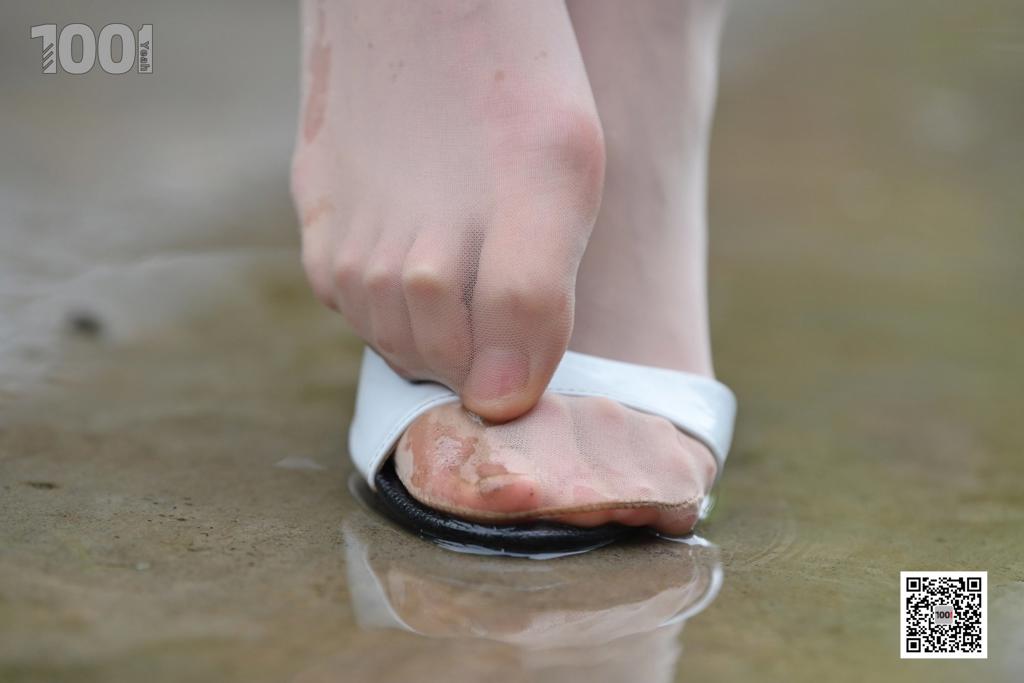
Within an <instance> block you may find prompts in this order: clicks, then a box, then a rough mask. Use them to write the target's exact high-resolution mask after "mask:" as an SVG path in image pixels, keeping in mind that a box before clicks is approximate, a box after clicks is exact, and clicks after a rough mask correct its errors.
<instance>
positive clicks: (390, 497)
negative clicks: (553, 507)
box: [374, 460, 637, 555]
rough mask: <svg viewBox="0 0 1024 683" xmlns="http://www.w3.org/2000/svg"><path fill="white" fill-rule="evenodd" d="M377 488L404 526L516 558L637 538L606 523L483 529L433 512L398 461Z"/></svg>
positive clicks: (468, 547)
mask: <svg viewBox="0 0 1024 683" xmlns="http://www.w3.org/2000/svg"><path fill="white" fill-rule="evenodd" d="M374 483H375V484H376V485H377V495H378V498H379V499H380V501H381V502H382V503H383V506H384V508H385V511H386V512H387V513H388V516H390V517H391V518H392V519H394V520H395V521H396V522H398V523H399V524H401V525H402V526H404V527H406V528H408V529H411V530H412V531H414V532H416V533H418V534H419V535H421V536H425V537H427V538H430V539H433V540H437V541H441V542H442V544H445V545H447V544H452V545H454V546H456V549H458V546H463V547H464V548H465V549H466V550H470V551H472V550H477V549H484V550H489V551H493V552H497V553H503V554H510V555H545V554H561V553H576V552H582V551H584V550H590V549H593V548H598V547H601V546H603V545H607V544H609V543H612V542H614V541H618V540H620V539H623V538H627V537H630V536H634V535H635V534H636V533H637V530H636V529H635V528H634V527H628V526H624V525H622V524H603V525H601V526H596V527H589V528H586V527H576V526H570V525H568V524H558V523H556V522H543V521H541V522H529V523H525V524H482V523H479V522H470V521H467V520H464V519H459V518H457V517H452V516H451V515H449V514H448V513H445V512H441V511H440V510H435V509H433V508H430V507H427V506H426V505H424V504H423V503H421V502H419V501H418V500H416V499H415V498H413V497H412V495H410V494H409V491H408V490H406V488H405V485H404V484H403V483H402V481H401V480H400V479H399V478H398V473H397V472H395V465H394V461H393V460H388V462H387V463H385V465H384V467H382V468H381V470H380V471H379V472H378V473H377V476H376V478H375V479H374Z"/></svg>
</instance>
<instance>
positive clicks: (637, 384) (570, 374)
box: [348, 347, 736, 488]
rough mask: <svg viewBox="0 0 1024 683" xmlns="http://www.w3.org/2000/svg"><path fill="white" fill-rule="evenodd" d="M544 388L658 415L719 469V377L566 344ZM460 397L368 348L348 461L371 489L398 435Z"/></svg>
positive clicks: (722, 435)
mask: <svg viewBox="0 0 1024 683" xmlns="http://www.w3.org/2000/svg"><path fill="white" fill-rule="evenodd" d="M548 391H550V392H553V393H556V394H564V395H566V396H603V397H605V398H610V399H612V400H613V401H617V402H619V403H621V404H623V405H625V406H628V407H630V408H633V409H634V410H639V411H642V412H645V413H650V414H651V415H658V416H659V417H663V418H665V419H666V420H668V421H669V422H671V423H672V424H674V425H675V426H676V427H677V428H679V429H680V430H682V431H683V432H684V433H686V434H689V435H690V436H692V437H693V438H695V439H697V440H698V441H700V442H701V443H703V444H704V445H706V446H707V447H708V449H709V450H710V451H711V454H712V455H714V456H715V460H716V461H717V462H718V473H719V474H721V472H722V467H723V466H724V465H725V458H726V456H727V455H728V453H729V444H730V443H731V441H732V428H733V421H734V419H735V416H736V399H735V397H734V396H733V393H732V392H731V391H730V390H729V388H728V387H726V386H725V385H724V384H722V383H721V382H718V381H716V380H713V379H711V378H709V377H703V376H701V375H694V374H691V373H688V372H679V371H677V370H667V369H665V368H655V367H649V366H646V365H634V364H633V363H623V362H621V361H615V360H608V359H606V358H598V357H597V356H588V355H586V354H583V353H576V352H574V351H567V352H566V354H565V356H564V357H563V358H562V362H561V363H560V364H559V366H558V369H557V370H556V371H555V374H554V377H552V378H551V383H550V384H549V385H548ZM458 401H459V397H458V395H457V394H456V393H455V392H453V391H452V390H451V389H449V388H448V387H445V386H443V385H441V384H436V383H434V382H410V381H408V380H405V379H402V377H400V376H399V375H398V374H396V373H395V371H394V370H392V369H391V368H390V367H388V364H387V363H385V362H384V360H383V359H382V358H381V357H380V356H378V355H377V353H376V352H374V351H373V350H372V349H370V348H369V347H367V349H366V351H365V352H364V353H363V366H362V370H361V371H360V374H359V388H358V390H357V394H356V409H355V415H354V416H353V418H352V424H351V426H350V427H349V434H348V443H349V452H350V453H351V456H352V461H353V462H354V463H355V465H356V468H357V469H358V470H359V472H360V473H361V474H362V475H363V476H364V477H366V480H367V482H368V483H369V485H370V488H374V477H375V476H376V474H377V471H378V470H379V469H380V468H381V466H382V465H383V464H384V463H385V462H386V461H387V459H388V457H390V455H391V453H392V451H393V450H394V448H395V445H396V444H397V443H398V440H399V439H400V438H401V436H402V434H403V433H404V432H405V430H406V429H407V428H408V427H409V425H410V424H412V423H413V421H414V420H415V419H416V418H417V417H419V416H420V415H422V414H423V413H425V412H427V411H428V410H430V409H432V408H434V407H436V406H440V405H444V404H446V403H458Z"/></svg>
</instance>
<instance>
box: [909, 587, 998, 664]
mask: <svg viewBox="0 0 1024 683" xmlns="http://www.w3.org/2000/svg"><path fill="white" fill-rule="evenodd" d="M987 592H988V572H900V657H902V658H904V659H985V658H986V657H988V646H987V642H986V641H987V634H986V630H987V628H986V627H987V621H986V607H987V602H988V598H987Z"/></svg>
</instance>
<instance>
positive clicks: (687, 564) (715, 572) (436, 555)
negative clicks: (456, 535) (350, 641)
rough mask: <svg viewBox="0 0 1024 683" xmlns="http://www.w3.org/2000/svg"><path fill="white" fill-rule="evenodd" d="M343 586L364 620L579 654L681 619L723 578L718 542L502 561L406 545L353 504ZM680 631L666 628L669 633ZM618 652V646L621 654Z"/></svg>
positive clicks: (708, 596) (709, 597)
mask: <svg viewBox="0 0 1024 683" xmlns="http://www.w3.org/2000/svg"><path fill="white" fill-rule="evenodd" d="M343 533H344V537H345V555H346V561H345V564H346V567H347V571H348V588H349V595H350V596H351V599H352V602H353V607H354V609H355V612H356V617H357V619H358V621H359V623H360V625H361V626H362V627H364V628H397V629H401V630H405V631H411V632H414V633H418V634H420V635H423V636H430V637H434V638H449V639H474V640H488V641H497V642H501V643H507V644H513V645H515V646H517V647H518V648H522V649H524V650H531V651H538V650H543V651H559V652H561V653H562V655H564V656H565V657H570V656H572V655H573V653H575V654H576V655H578V658H579V659H580V661H581V662H584V661H587V660H589V659H590V658H593V657H594V656H599V653H598V652H596V649H597V648H598V646H600V649H604V648H605V647H607V646H608V645H609V644H612V643H616V642H618V641H621V640H622V639H629V640H630V642H631V643H635V640H634V639H635V638H637V637H643V636H646V635H648V634H651V633H653V632H656V631H659V630H662V629H663V627H666V626H669V625H671V624H679V623H682V622H683V621H685V620H686V619H688V618H689V617H691V616H693V615H694V614H696V613H698V612H700V611H701V610H703V609H704V608H705V607H706V606H707V605H708V604H709V603H710V602H711V601H712V600H713V599H714V598H715V596H716V594H717V592H718V589H719V587H720V585H721V574H722V573H721V565H720V562H719V558H718V549H717V548H715V547H714V546H710V545H703V546H702V545H696V544H693V545H686V544H682V543H663V544H662V543H659V544H655V545H645V546H644V547H643V548H642V549H640V548H638V549H637V552H638V553H642V554H643V557H642V561H641V562H637V559H638V558H637V556H636V555H635V554H633V553H615V552H611V553H601V554H599V555H596V556H589V557H586V558H583V557H568V558H564V559H562V560H560V561H558V562H539V563H534V562H529V563H522V564H520V563H515V564H512V565H510V564H508V563H507V562H503V561H501V560H500V559H496V558H488V557H481V556H467V555H455V554H452V553H448V552H445V551H444V550H442V549H440V548H437V547H435V546H434V545H432V544H427V543H416V544H412V545H410V544H409V543H408V542H403V541H402V539H401V538H399V537H397V534H396V533H395V531H394V530H393V528H391V527H390V525H387V524H386V523H384V522H382V521H379V520H378V519H375V518H374V517H373V516H372V515H369V514H365V513H363V512H362V511H360V512H359V513H358V514H355V515H352V516H350V517H349V518H347V519H346V520H345V524H344V526H343ZM676 632H677V631H676V630H673V634H675V633H676ZM620 654H621V653H620Z"/></svg>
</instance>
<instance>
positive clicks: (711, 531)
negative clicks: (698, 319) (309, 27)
mask: <svg viewBox="0 0 1024 683" xmlns="http://www.w3.org/2000/svg"><path fill="white" fill-rule="evenodd" d="M105 4H106V3H102V4H101V5H96V6H93V7H92V9H90V10H89V11H88V12H86V13H82V12H80V11H78V9H77V8H72V7H71V6H65V7H63V8H49V9H48V10H46V11H43V10H41V9H38V8H31V7H29V6H27V5H26V6H25V7H23V8H21V9H18V10H12V11H11V14H12V15H13V16H12V18H11V20H10V21H8V22H5V25H4V27H3V28H2V31H3V35H4V41H3V44H4V45H5V46H8V47H5V55H7V54H9V56H10V58H8V59H5V60H2V63H3V66H2V67H0V77H2V79H3V85H4V88H5V93H7V94H6V95H5V97H4V98H3V99H2V100H0V120H2V121H3V126H4V130H5V136H4V140H3V142H2V144H3V145H4V154H3V157H2V158H3V161H2V162H0V197H2V198H3V207H4V211H3V218H2V219H0V239H2V241H3V245H4V246H3V249H2V250H0V312H2V316H0V680H3V681H18V682H28V681H53V680H61V681H73V682H86V681H136V680H148V681H152V682H154V683H155V682H157V681H181V680H218V681H236V680H237V681H243V680H244V681H250V682H251V681H302V682H306V681H363V680H366V681H370V680H373V681H433V680H443V681H463V680H465V681H472V680H512V681H526V680H560V681H563V680H587V681H604V680H607V681H620V680H621V681H624V680H644V681H671V680H679V681H683V680H722V679H727V680H728V679H740V678H742V679H745V680H792V681H802V680H808V681H810V680H815V681H816V680H822V679H825V680H840V681H841V680H851V681H853V680H866V679H872V680H896V681H946V680H949V681H954V680H964V679H968V678H972V679H975V680H1007V681H1009V680H1019V675H1020V674H1019V672H1020V671H1021V670H1022V668H1024V557H1022V556H1024V532H1022V529H1024V459H1022V458H1021V452H1022V450H1024V433H1022V430H1021V417H1022V415H1024V399H1022V398H1021V385H1022V380H1024V352H1022V346H1024V345H1022V343H1021V339H1022V338H1024V307H1022V302H1021V294H1022V293H1024V290H1022V281H1024V280H1022V273H1024V268H1022V265H1024V264H1022V260H1024V256H1022V255H1024V229H1022V220H1024V194H1022V193H1020V192H1019V185H1020V181H1021V178H1022V177H1024V161H1022V160H1024V136H1022V135H1021V123H1020V122H1021V121H1024V98H1022V95H1021V92H1022V91H1021V89H1020V83H1021V76H1022V74H1024V13H1022V12H1021V11H1020V9H1019V7H1014V6H1013V5H1012V4H1011V3H1008V2H1006V3H999V2H982V3H954V2H939V3H923V2H914V3H901V4H900V6H899V7H894V6H890V5H889V4H886V3H832V2H829V3H819V2H782V3H774V4H773V5H772V7H771V8H767V7H765V8H760V9H759V8H757V7H749V6H743V7H740V6H738V4H737V6H735V7H734V8H733V10H734V11H733V16H732V17H731V19H730V23H729V25H728V28H727V35H726V40H725V44H724V54H723V83H722V92H721V97H720V102H719V110H718V117H717V119H716V129H715V137H714V141H713V154H712V156H713V161H712V174H711V175H712V180H711V194H712V197H711V215H712V226H713V232H712V246H711V271H712V310H713V323H714V341H715V351H716V364H717V369H718V372H719V375H720V376H721V378H722V379H723V380H724V381H725V382H727V383H728V384H730V385H731V386H732V387H733V388H734V389H735V390H736V392H737V394H738V395H739V398H740V418H739V425H738V432H737V437H736V442H735V447H734V450H733V453H732V455H731V457H730V461H729V465H728V468H727V470H726V473H725V476H724V478H723V480H722V484H721V486H720V489H719V491H718V496H717V502H716V505H715V508H714V510H713V512H712V514H711V517H710V519H709V520H708V521H707V522H706V523H704V524H703V526H702V527H701V529H700V532H701V535H702V536H703V537H704V538H706V539H708V540H709V541H711V542H712V543H713V544H714V546H715V547H701V546H688V545H679V544H671V543H667V542H658V541H652V542H642V543H634V544H629V545H624V546H618V547H613V548H608V549H603V550H599V551H595V552H593V553H589V554H586V555H582V556H578V557H573V558H565V559H560V560H553V561H544V562H540V561H529V560H510V559H495V558H486V557H484V558H482V557H472V556H465V555H458V554H455V553H452V552H450V551H447V550H443V549H441V548H437V547H436V546H433V545H431V544H429V543H427V542H425V541H421V540H419V539H417V538H414V537H412V536H410V535H409V534H407V533H405V532H403V531H400V530H398V529H395V528H394V527H392V526H390V525H389V524H388V523H386V522H384V521H383V520H381V519H380V518H379V517H378V516H377V515H376V514H375V513H374V512H373V511H372V510H368V509H366V508H365V507H364V506H363V505H362V504H361V503H360V502H359V499H358V496H356V495H354V494H353V491H358V486H357V485H356V484H354V483H353V482H352V481H350V476H349V475H350V474H351V467H350V465H349V464H348V462H347V456H346V454H345V449H344V443H345V428H346V424H347V421H348V418H349V415H350V413H351V409H352V396H353V390H354V384H353V382H354V378H355V374H356V370H357V363H358V352H359V344H358V342H357V340H355V339H354V338H352V337H351V336H350V335H349V334H348V333H347V332H346V330H345V328H344V325H343V324H342V323H341V322H340V321H338V320H336V319H335V317H334V316H333V315H331V314H329V313H327V312H325V311H323V310H321V309H320V308H319V307H318V305H317V304H315V303H314V301H313V300H312V297H311V295H310V294H309V293H308V291H307V289H306V286H305V284H304V282H303V279H302V274H301V270H300V268H299V264H298V255H297V251H296V246H295V245H296V237H295V220H294V217H293V216H292V214H291V209H290V206H289V203H288V198H287V191H286V187H287V180H286V176H287V154H288V149H289V146H290V140H291V125H292V117H293V116H294V100H295V95H296V93H295V90H296V84H295V83H294V74H295V69H296V54H295V50H296V49H297V43H296V30H297V27H296V17H295V16H294V10H293V8H291V7H289V6H287V4H285V5H283V6H280V7H276V6H272V5H270V3H267V4H265V5H262V4H261V5H255V6H254V5H251V4H250V5H246V8H247V9H246V10H245V11H240V10H239V11H234V10H233V9H232V7H233V6H234V9H235V10H237V9H238V8H239V7H241V5H240V4H235V5H232V4H228V5H226V6H222V7H219V8H218V9H216V10H214V9H209V8H205V9H200V6H196V7H195V8H185V7H180V6H174V5H171V4H165V5H163V6H160V7H158V6H156V5H153V6H152V7H146V6H141V7H140V6H131V7H129V6H114V5H113V4H112V3H111V4H110V6H109V7H106V6H103V5H105ZM71 21H85V22H88V23H92V24H94V25H102V24H104V23H108V22H111V21H123V22H125V23H134V24H141V23H153V24H154V26H155V31H154V33H155V39H156V41H158V42H157V43H156V50H155V59H154V66H155V68H154V74H153V75H151V76H138V75H125V76H117V77H114V76H104V75H101V74H98V73H97V74H89V75H86V76H83V77H77V78H76V77H70V76H57V77H52V78H44V77H43V76H41V75H39V74H38V73H37V72H38V68H39V67H38V63H37V60H36V57H37V55H36V53H35V52H34V50H35V43H30V42H29V40H28V39H27V36H28V27H29V26H30V25H32V24H37V23H48V22H58V23H67V22H71ZM22 43H24V44H25V45H22ZM30 44H31V45H32V49H29V48H28V47H25V46H26V45H30ZM19 46H21V47H25V49H24V50H22V49H21V47H19ZM254 46H258V48H257V47H254ZM204 50H205V52H204ZM909 569H921V570H943V569H945V570H970V569H976V570H987V571H988V572H989V588H988V593H989V599H990V613H989V638H990V642H989V648H988V651H989V658H988V659H987V660H985V661H962V662H951V661H902V660H900V659H899V656H898V636H899V623H898V612H897V609H898V597H899V572H900V570H909Z"/></svg>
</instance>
